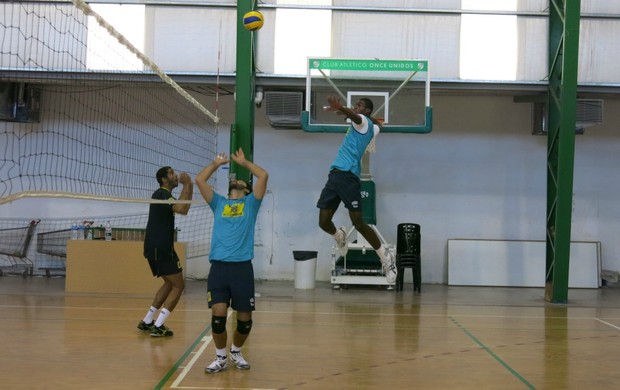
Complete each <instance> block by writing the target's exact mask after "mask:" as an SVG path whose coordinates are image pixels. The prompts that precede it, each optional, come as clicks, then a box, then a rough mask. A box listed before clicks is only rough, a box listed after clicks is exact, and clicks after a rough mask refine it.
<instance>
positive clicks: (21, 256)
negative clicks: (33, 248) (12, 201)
mask: <svg viewBox="0 0 620 390" xmlns="http://www.w3.org/2000/svg"><path fill="white" fill-rule="evenodd" d="M39 222H41V220H39V219H36V220H32V221H30V222H29V223H28V225H26V226H24V227H17V228H7V229H0V255H2V256H4V257H6V258H7V259H8V260H9V262H10V263H11V267H16V266H18V265H19V264H20V263H21V264H23V265H24V266H25V267H26V269H25V270H24V272H23V273H22V275H23V277H24V278H25V277H26V276H28V275H32V268H33V264H32V260H30V259H29V258H28V249H29V248H30V242H31V241H32V235H33V234H34V230H35V229H36V227H37V225H38V224H39ZM3 274H4V273H3V271H2V269H0V276H2V275H3Z"/></svg>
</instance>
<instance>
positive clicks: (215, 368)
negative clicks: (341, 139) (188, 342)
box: [196, 148, 269, 374]
mask: <svg viewBox="0 0 620 390" xmlns="http://www.w3.org/2000/svg"><path fill="white" fill-rule="evenodd" d="M231 158H232V160H233V161H234V162H236V163H237V164H238V165H239V166H241V167H244V168H246V169H247V170H249V171H250V173H251V174H252V175H254V176H255V177H256V181H255V183H254V188H253V189H252V187H251V186H250V183H248V182H246V181H244V180H230V182H229V183H228V198H226V197H224V196H222V195H220V194H218V193H216V192H215V191H213V188H212V187H211V186H210V185H209V183H207V180H209V178H210V177H211V175H213V173H214V172H215V171H216V170H217V169H218V168H219V167H220V166H222V165H224V164H227V163H228V162H229V159H228V157H227V156H226V154H224V153H220V154H218V155H217V156H216V158H215V160H214V161H213V162H212V163H211V164H209V165H208V166H207V167H205V168H204V169H203V170H202V172H200V173H199V174H198V175H197V176H196V185H197V186H198V189H199V190H200V193H201V194H202V196H203V198H204V199H205V200H206V201H207V203H208V204H209V207H210V208H211V210H212V211H213V233H212V238H211V252H210V253H209V262H210V263H211V269H210V270H209V276H208V277H207V300H208V303H209V307H210V308H211V331H212V334H213V342H214V343H215V354H216V357H215V360H213V362H212V363H211V364H209V365H208V366H207V367H206V368H205V372H206V373H208V374H213V373H216V372H220V371H223V370H225V369H226V367H227V355H228V353H227V351H226V345H227V333H226V317H227V311H228V306H230V307H232V309H233V310H235V311H236V312H237V327H236V329H235V332H234V334H233V340H232V345H231V347H230V360H231V361H232V363H233V364H235V366H236V367H237V368H238V369H241V370H247V369H249V368H250V365H249V364H248V362H247V361H246V360H245V359H244V357H243V356H242V355H241V347H242V346H243V344H244V343H245V340H246V339H247V337H248V335H249V334H250V330H251V329H252V311H253V310H255V304H254V268H253V266H252V259H253V258H254V227H255V225H256V216H257V215H258V210H259V208H260V205H261V202H262V200H263V197H264V196H265V193H266V192H267V180H268V178H269V175H268V174H267V171H265V170H264V169H263V168H261V167H259V166H258V165H256V164H254V163H253V162H251V161H248V160H246V159H245V155H244V153H243V150H242V149H241V148H239V150H237V151H236V152H235V153H233V154H232V155H231Z"/></svg>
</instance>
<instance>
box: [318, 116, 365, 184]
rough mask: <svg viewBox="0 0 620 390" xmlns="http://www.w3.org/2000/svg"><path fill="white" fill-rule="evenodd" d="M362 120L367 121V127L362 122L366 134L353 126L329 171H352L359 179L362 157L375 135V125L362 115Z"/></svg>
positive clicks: (348, 131)
mask: <svg viewBox="0 0 620 390" xmlns="http://www.w3.org/2000/svg"><path fill="white" fill-rule="evenodd" d="M361 117H362V120H365V121H366V124H367V125H366V126H363V125H364V122H362V127H361V129H363V128H364V127H365V128H366V132H365V133H360V132H359V131H358V130H356V129H355V128H354V127H353V124H351V126H350V127H349V129H348V130H347V135H346V136H345V137H344V140H343V141H342V144H341V145H340V148H339V149H338V154H336V159H335V160H334V162H333V163H332V165H331V167H330V168H329V170H330V171H331V170H332V169H334V168H338V169H339V170H341V171H351V172H353V173H354V174H355V175H357V176H358V177H359V176H360V175H361V173H362V156H363V155H364V152H365V151H366V148H367V147H368V144H369V143H370V141H372V137H373V136H374V134H375V131H374V124H373V123H372V121H371V120H370V119H369V118H367V117H365V116H363V115H361Z"/></svg>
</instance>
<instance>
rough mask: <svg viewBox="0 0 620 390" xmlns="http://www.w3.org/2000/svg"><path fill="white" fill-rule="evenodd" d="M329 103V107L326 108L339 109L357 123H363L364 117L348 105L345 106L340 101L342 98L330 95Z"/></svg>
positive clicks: (329, 109)
mask: <svg viewBox="0 0 620 390" xmlns="http://www.w3.org/2000/svg"><path fill="white" fill-rule="evenodd" d="M327 103H329V108H326V109H327V110H328V111H339V112H341V113H342V114H344V115H345V116H346V117H347V118H349V119H351V120H352V121H353V122H354V123H355V124H357V125H359V124H361V123H362V117H361V116H360V114H358V113H356V112H355V111H353V110H352V109H350V108H348V107H345V106H343V105H342V103H340V98H337V97H335V96H328V97H327Z"/></svg>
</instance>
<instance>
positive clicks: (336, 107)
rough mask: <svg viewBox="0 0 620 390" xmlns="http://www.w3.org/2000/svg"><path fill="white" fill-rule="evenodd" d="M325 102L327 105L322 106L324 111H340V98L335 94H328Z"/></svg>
mask: <svg viewBox="0 0 620 390" xmlns="http://www.w3.org/2000/svg"><path fill="white" fill-rule="evenodd" d="M327 103H329V106H325V107H323V109H324V110H325V111H340V109H341V108H342V103H340V98H339V97H336V96H328V97H327Z"/></svg>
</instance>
